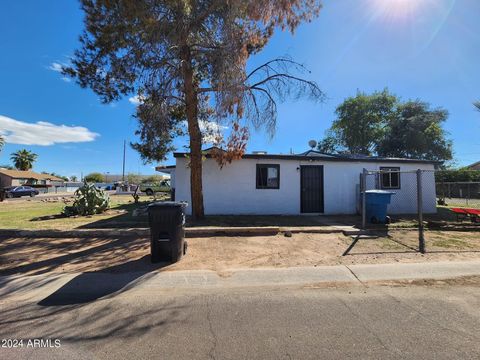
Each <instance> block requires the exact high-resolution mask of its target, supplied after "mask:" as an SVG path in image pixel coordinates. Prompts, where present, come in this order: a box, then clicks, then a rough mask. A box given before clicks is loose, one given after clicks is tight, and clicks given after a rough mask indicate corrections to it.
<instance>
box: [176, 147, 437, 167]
mask: <svg viewBox="0 0 480 360" xmlns="http://www.w3.org/2000/svg"><path fill="white" fill-rule="evenodd" d="M208 150H210V149H207V150H204V152H207V153H206V154H205V156H206V157H207V158H210V157H212V155H211V154H209V153H208ZM186 155H188V153H185V152H175V153H173V156H174V157H175V158H179V157H184V156H186ZM242 159H266V160H267V159H276V160H308V161H343V162H399V163H421V164H434V165H438V164H441V162H440V161H433V160H420V159H407V158H393V157H381V156H366V155H355V154H326V153H321V152H319V151H315V150H308V151H306V152H303V153H300V154H244V155H243V156H242Z"/></svg>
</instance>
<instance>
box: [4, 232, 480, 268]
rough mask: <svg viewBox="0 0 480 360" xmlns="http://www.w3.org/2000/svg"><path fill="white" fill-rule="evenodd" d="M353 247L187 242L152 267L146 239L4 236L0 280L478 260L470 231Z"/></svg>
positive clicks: (301, 240) (343, 243)
mask: <svg viewBox="0 0 480 360" xmlns="http://www.w3.org/2000/svg"><path fill="white" fill-rule="evenodd" d="M390 236H391V237H379V238H374V239H362V240H360V241H358V242H357V244H356V245H355V247H354V248H353V249H352V250H351V252H350V254H349V255H347V256H342V253H343V252H344V251H345V250H346V249H347V248H348V246H349V245H350V244H351V242H352V240H353V239H352V238H351V237H345V236H343V235H341V234H293V237H285V236H283V235H277V236H264V237H212V238H193V239H188V243H189V248H188V253H187V255H186V256H185V257H184V258H183V259H182V260H181V261H180V262H178V263H176V264H172V265H168V264H151V263H150V257H149V251H150V248H149V239H148V238H135V237H132V238H127V237H122V238H67V239H65V238H38V239H31V238H6V239H0V275H7V274H30V275H33V274H42V273H46V272H89V271H99V272H132V271H133V272H149V271H154V270H160V269H161V270H167V271H168V270H192V269H196V270H197V269H209V270H214V271H218V272H219V273H222V272H225V273H228V270H229V269H234V268H256V267H291V266H320V265H337V264H365V263H392V262H422V261H448V260H451V261H459V260H475V259H480V237H479V234H478V233H475V232H442V233H441V232H427V234H426V238H427V251H428V253H427V254H425V255H422V254H419V253H418V252H416V251H415V247H416V246H417V239H416V236H417V233H416V232H414V231H398V232H392V233H391V234H390Z"/></svg>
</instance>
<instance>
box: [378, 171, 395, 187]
mask: <svg viewBox="0 0 480 360" xmlns="http://www.w3.org/2000/svg"><path fill="white" fill-rule="evenodd" d="M380 177H381V184H382V189H400V168H399V167H381V168H380Z"/></svg>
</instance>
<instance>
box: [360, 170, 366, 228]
mask: <svg viewBox="0 0 480 360" xmlns="http://www.w3.org/2000/svg"><path fill="white" fill-rule="evenodd" d="M360 188H361V194H362V229H364V230H365V228H366V227H367V203H366V198H367V194H366V193H365V191H367V169H363V172H362V181H361V184H360Z"/></svg>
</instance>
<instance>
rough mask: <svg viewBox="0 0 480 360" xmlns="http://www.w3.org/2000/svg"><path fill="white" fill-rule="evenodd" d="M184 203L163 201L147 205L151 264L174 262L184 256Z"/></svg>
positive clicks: (185, 244)
mask: <svg viewBox="0 0 480 360" xmlns="http://www.w3.org/2000/svg"><path fill="white" fill-rule="evenodd" d="M185 207H186V203H184V202H174V201H164V202H156V203H153V204H150V205H148V222H149V224H150V253H151V256H152V262H153V263H155V262H160V261H170V262H176V261H179V260H180V259H181V257H182V256H183V255H185V253H186V250H187V243H186V242H185Z"/></svg>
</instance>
